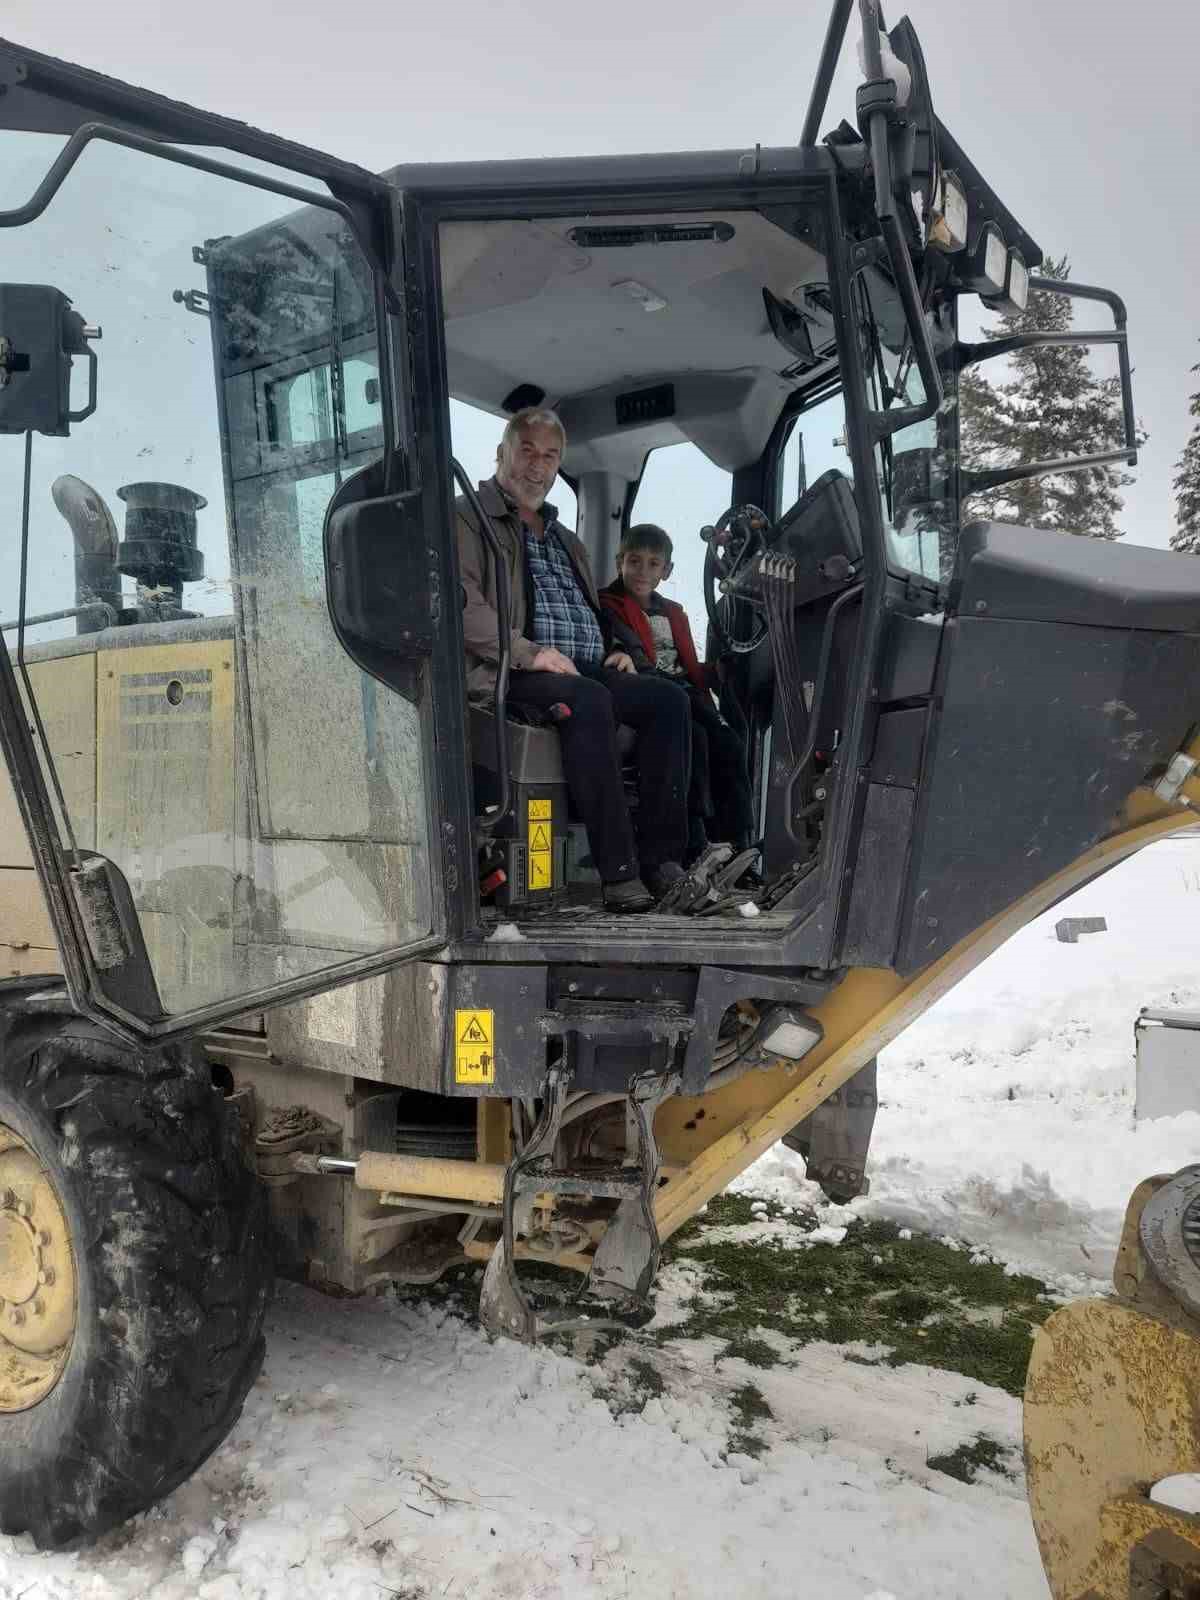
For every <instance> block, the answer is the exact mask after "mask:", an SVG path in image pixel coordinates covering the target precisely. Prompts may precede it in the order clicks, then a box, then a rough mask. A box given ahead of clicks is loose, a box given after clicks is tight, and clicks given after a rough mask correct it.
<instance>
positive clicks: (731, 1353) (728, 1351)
mask: <svg viewBox="0 0 1200 1600" xmlns="http://www.w3.org/2000/svg"><path fill="white" fill-rule="evenodd" d="M716 1359H717V1360H718V1361H744V1362H745V1363H746V1365H747V1366H748V1367H759V1368H760V1369H762V1370H764V1371H765V1370H766V1368H768V1367H777V1366H778V1365H779V1363H780V1361H781V1360H782V1359H783V1358H782V1357H781V1356H780V1354H779V1351H778V1350H776V1348H775V1346H774V1345H773V1344H768V1343H767V1341H766V1340H765V1339H756V1338H754V1336H753V1335H752V1334H746V1333H737V1334H735V1335H734V1336H733V1338H732V1339H730V1340H728V1341H727V1342H726V1345H725V1348H724V1349H723V1350H721V1351H719V1352H718V1354H717V1357H716Z"/></svg>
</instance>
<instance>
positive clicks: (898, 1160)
mask: <svg viewBox="0 0 1200 1600" xmlns="http://www.w3.org/2000/svg"><path fill="white" fill-rule="evenodd" d="M1066 910H1069V911H1070V912H1071V913H1072V914H1077V915H1103V916H1105V917H1107V919H1108V924H1109V931H1108V933H1106V934H1102V935H1098V936H1095V937H1091V938H1088V939H1085V940H1081V942H1080V943H1079V944H1078V945H1074V946H1071V945H1060V944H1058V943H1057V942H1056V940H1055V938H1054V933H1053V923H1054V921H1055V920H1057V918H1058V917H1059V916H1061V915H1063V914H1064V911H1066ZM1198 953H1200V840H1196V841H1190V840H1188V841H1183V840H1180V841H1173V842H1169V843H1166V844H1163V845H1159V846H1156V847H1155V848H1154V849H1152V850H1150V851H1147V852H1145V853H1144V854H1143V855H1142V856H1140V857H1138V858H1136V859H1135V860H1134V861H1133V862H1131V863H1129V864H1127V865H1126V866H1124V867H1122V868H1119V869H1117V871H1116V872H1114V873H1112V874H1110V875H1109V876H1108V877H1107V878H1104V879H1101V880H1100V881H1098V882H1097V883H1096V884H1094V885H1092V886H1091V887H1089V888H1088V889H1086V890H1084V891H1082V892H1081V893H1080V894H1079V895H1078V896H1077V897H1076V899H1075V900H1074V901H1073V902H1072V903H1071V904H1070V905H1069V907H1059V908H1057V910H1056V911H1054V912H1051V913H1049V914H1048V915H1047V916H1046V917H1044V918H1042V919H1041V920H1040V921H1039V922H1038V923H1035V924H1034V925H1033V926H1031V927H1030V928H1028V929H1026V930H1025V931H1024V932H1023V933H1022V934H1020V935H1018V936H1017V938H1016V939H1014V940H1013V941H1012V942H1011V943H1010V944H1009V945H1008V946H1007V947H1006V948H1005V949H1004V950H1002V951H1000V952H998V953H997V955H995V956H994V957H993V958H992V959H991V960H990V961H989V962H988V963H987V965H986V966H985V967H983V968H981V969H980V971H979V972H978V973H976V974H975V975H974V976H973V977H972V978H971V979H969V980H967V981H966V982H965V983H964V984H962V985H961V986H960V987H959V988H958V989H957V990H956V991H955V992H954V993H953V994H951V995H950V996H948V997H947V998H946V999H945V1000H943V1001H942V1002H941V1003H940V1004H939V1005H938V1006H937V1007H936V1008H935V1009H934V1010H933V1011H932V1012H930V1013H929V1014H928V1016H927V1017H926V1018H925V1019H923V1020H922V1021H921V1022H920V1023H918V1024H916V1025H915V1026H914V1027H913V1028H912V1029H911V1030H910V1031H909V1033H908V1034H907V1035H906V1036H905V1037H904V1038H903V1039H901V1040H899V1041H898V1042H897V1043H896V1044H895V1045H893V1046H892V1047H891V1048H890V1049H889V1050H888V1051H887V1052H886V1053H885V1055H884V1056H883V1057H882V1058H881V1062H880V1095H881V1106H880V1113H879V1119H878V1122H877V1124H876V1132H875V1146H874V1159H873V1161H872V1166H871V1176H872V1190H871V1194H870V1196H869V1197H868V1198H867V1199H865V1200H862V1201H856V1202H855V1203H854V1206H853V1207H852V1208H832V1207H826V1208H824V1214H823V1217H822V1223H823V1231H822V1234H821V1237H822V1238H824V1239H826V1240H828V1241H829V1242H836V1241H837V1240H838V1239H839V1238H840V1237H841V1234H842V1232H843V1230H844V1228H845V1225H846V1222H847V1221H848V1220H849V1219H850V1218H852V1217H853V1215H854V1214H855V1213H856V1212H865V1213H866V1214H867V1215H874V1216H883V1217H887V1218H890V1219H893V1220H895V1221H898V1222H900V1223H902V1224H904V1225H906V1226H909V1227H912V1228H919V1229H922V1230H924V1231H928V1232H932V1233H934V1234H938V1235H950V1236H953V1237H955V1238H960V1239H964V1240H967V1241H969V1242H971V1243H972V1244H975V1245H979V1246H982V1247H983V1248H985V1249H987V1250H988V1251H990V1252H992V1253H994V1254H995V1255H997V1256H998V1257H999V1258H1000V1259H1003V1260H1005V1261H1008V1262H1011V1263H1014V1264H1016V1265H1017V1266H1019V1267H1022V1268H1032V1269H1034V1270H1037V1271H1038V1272H1040V1273H1041V1274H1043V1275H1049V1276H1050V1277H1052V1278H1054V1279H1055V1280H1057V1281H1058V1282H1059V1283H1060V1284H1062V1285H1063V1286H1070V1285H1071V1283H1072V1282H1079V1281H1082V1280H1085V1279H1087V1278H1089V1277H1093V1278H1094V1277H1096V1276H1102V1275H1103V1274H1104V1273H1105V1272H1106V1271H1107V1270H1108V1267H1109V1265H1110V1262H1111V1257H1112V1252H1113V1250H1114V1248H1115V1244H1116V1240H1117V1235H1118V1232H1119V1227H1120V1220H1121V1216H1122V1212H1123V1208H1124V1205H1125V1201H1126V1199H1127V1198H1128V1195H1129V1192H1130V1191H1131V1190H1132V1188H1133V1186H1134V1184H1135V1183H1136V1182H1137V1181H1138V1180H1139V1179H1140V1178H1141V1177H1143V1176H1145V1175H1146V1174H1147V1173H1150V1172H1153V1171H1158V1170H1165V1169H1169V1168H1173V1167H1175V1166H1179V1165H1182V1164H1184V1163H1185V1162H1187V1161H1189V1160H1191V1159H1194V1158H1196V1157H1197V1155H1200V1115H1196V1114H1190V1115H1187V1116H1181V1117H1178V1118H1174V1119H1171V1120H1167V1121H1163V1122H1160V1123H1156V1124H1149V1125H1143V1126H1141V1127H1138V1128H1135V1127H1134V1125H1133V1120H1132V1110H1133V1058H1132V1027H1133V1019H1134V1017H1135V1016H1136V1014H1137V1011H1138V1009H1139V1008H1140V1007H1141V1006H1143V1005H1172V1004H1177V1005H1180V1006H1192V1007H1197V1006H1200V963H1198V962H1197V960H1196V957H1197V954H1198ZM738 1187H740V1188H742V1189H743V1190H745V1191H746V1192H748V1193H753V1194H756V1195H767V1196H771V1197H773V1198H776V1199H779V1200H782V1201H783V1202H784V1203H785V1204H787V1205H792V1206H795V1205H801V1204H808V1203H811V1202H812V1200H813V1198H814V1195H815V1191H814V1190H813V1188H812V1186H810V1185H808V1184H807V1183H806V1181H805V1180H804V1178H803V1167H802V1164H801V1163H800V1162H799V1160H798V1158H796V1157H793V1156H792V1155H791V1154H790V1153H788V1152H784V1151H782V1150H780V1151H777V1152H772V1153H770V1154H769V1155H768V1156H766V1157H764V1158H763V1159H762V1160H761V1161H760V1162H759V1163H758V1164H757V1165H756V1167H755V1168H754V1169H752V1171H751V1172H750V1173H749V1174H747V1175H746V1176H745V1177H744V1178H743V1179H742V1180H740V1183H739V1185H738ZM724 1231H726V1232H729V1231H730V1230H724ZM736 1232H737V1233H738V1234H739V1236H740V1234H742V1233H743V1232H744V1233H746V1236H747V1237H762V1236H764V1235H768V1236H774V1237H776V1238H777V1239H778V1240H779V1242H780V1243H781V1244H782V1245H784V1246H788V1245H791V1244H798V1243H799V1240H798V1239H797V1238H794V1237H793V1234H794V1233H795V1230H794V1229H793V1228H792V1225H791V1224H790V1223H789V1222H787V1221H786V1220H780V1219H774V1220H769V1219H767V1218H766V1217H764V1218H763V1219H762V1222H761V1224H758V1223H751V1224H749V1225H747V1226H746V1227H745V1228H739V1229H738V1230H736ZM810 1242H811V1240H810ZM1091 1286H1092V1287H1094V1283H1093V1284H1092V1285H1091ZM697 1287H698V1280H697V1276H696V1270H695V1267H694V1266H692V1265H689V1264H688V1263H687V1261H686V1258H684V1259H683V1260H681V1261H679V1262H676V1263H675V1264H674V1265H673V1266H671V1267H670V1268H668V1269H667V1273H666V1275H665V1281H664V1284H663V1294H662V1302H663V1311H664V1313H666V1314H667V1320H670V1317H669V1312H670V1306H671V1304H672V1303H673V1302H676V1301H681V1300H682V1298H683V1297H685V1296H686V1295H687V1294H690V1293H694V1292H695V1290H696V1288H697ZM268 1334H269V1349H268V1358H267V1365H266V1369H265V1371H264V1373H263V1376H262V1378H261V1379H260V1381H259V1383H258V1385H257V1386H256V1388H255V1389H254V1391H253V1392H252V1394H251V1397H250V1400H249V1402H248V1404H247V1408H246V1413H245V1415H244V1417H243V1419H242V1421H241V1422H240V1423H239V1425H238V1427H237V1428H236V1429H235V1430H234V1432H233V1434H232V1435H231V1437H230V1439H229V1440H228V1441H227V1442H226V1444H225V1445H224V1446H223V1447H222V1449H221V1450H220V1451H218V1452H217V1454H216V1455H215V1456H214V1457H213V1458H212V1460H211V1461H210V1462H209V1463H208V1464H207V1465H206V1466H205V1467H204V1468H203V1469H202V1470H201V1471H200V1472H199V1473H198V1474H197V1475H196V1477H195V1478H194V1479H193V1480H192V1482H191V1483H189V1484H187V1485H185V1486H184V1487H183V1488H182V1489H180V1490H178V1491H177V1492H176V1493H175V1494H174V1495H173V1496H172V1497H171V1498H170V1500H169V1501H168V1502H167V1503H166V1504H165V1505H164V1506H162V1507H160V1508H158V1509H156V1510H155V1511H152V1512H150V1513H149V1514H147V1515H146V1516H144V1517H141V1518H139V1519H138V1520H137V1522H136V1523H135V1524H134V1525H133V1526H132V1527H130V1528H129V1529H125V1530H121V1531H120V1532H119V1533H117V1534H115V1535H112V1536H110V1537H109V1538H108V1539H107V1540H105V1541H104V1542H103V1543H102V1544H101V1545H100V1546H99V1547H98V1548H97V1549H95V1550H92V1551H88V1552H84V1553H81V1554H72V1555H41V1554H38V1553H36V1552H34V1551H33V1550H32V1549H31V1547H30V1546H29V1544H28V1541H27V1540H24V1539H15V1540H14V1539H4V1538H0V1600H18V1597H20V1600H134V1597H137V1600H143V1597H144V1600H192V1597H196V1600H310V1597H311V1600H316V1597H318V1596H320V1600H328V1596H330V1595H331V1594H336V1595H337V1597H338V1600H388V1597H390V1600H435V1597H442V1596H447V1597H450V1596H456V1597H470V1596H474V1597H478V1600H493V1597H495V1600H503V1597H512V1600H574V1597H577V1596H588V1597H593V1596H594V1597H602V1600H609V1597H612V1600H617V1597H621V1600H627V1597H633V1600H640V1597H642V1596H649V1595H654V1596H656V1597H657V1600H707V1597H710V1596H711V1597H714V1600H715V1597H718V1596H720V1597H721V1600H727V1597H729V1596H739V1597H740V1596H743V1595H746V1596H755V1597H760V1596H761V1597H763V1600H774V1597H779V1600H784V1597H787V1600H796V1597H797V1596H801V1597H802V1596H806V1595H813V1596H816V1595H820V1596H821V1597H822V1600H958V1597H961V1596H964V1595H968V1594H969V1595H975V1594H979V1595H981V1596H984V1597H987V1600H1005V1597H1011V1600H1045V1596H1046V1587H1045V1582H1044V1580H1043V1578H1042V1575H1041V1568H1040V1564H1039V1562H1038V1559H1037V1552H1036V1548H1035V1545H1034V1540H1033V1535H1032V1530H1031V1528H1030V1524H1029V1519H1028V1514H1027V1512H1026V1509H1025V1506H1024V1503H1023V1500H1022V1497H1021V1484H1020V1481H1019V1479H1018V1480H1017V1481H1010V1480H1007V1479H1005V1478H1003V1477H1001V1476H999V1475H996V1474H986V1473H985V1474H982V1475H981V1477H980V1478H979V1479H978V1480H977V1481H976V1482H975V1483H974V1484H964V1483H960V1482H958V1481H956V1480H955V1479H953V1478H949V1477H946V1476H945V1475H944V1474H942V1473H940V1472H937V1471H934V1470H932V1469H931V1468H930V1467H929V1466H928V1458H929V1457H930V1456H936V1455H938V1454H940V1453H942V1452H945V1451H947V1450H951V1449H953V1448H954V1447H955V1446H956V1445H958V1444H960V1443H963V1442H965V1441H967V1440H970V1439H971V1438H973V1437H974V1436H975V1434H976V1433H979V1432H985V1433H987V1434H988V1435H989V1436H990V1437H991V1438H993V1439H996V1440H998V1441H1000V1442H1001V1443H1007V1444H1009V1445H1012V1446H1015V1445H1016V1444H1017V1441H1018V1440H1019V1433H1020V1417H1019V1405H1018V1402H1017V1401H1015V1400H1014V1399H1013V1398H1012V1397H1011V1396H1009V1395H1007V1394H1004V1393H1001V1392H999V1391H997V1390H990V1389H986V1388H982V1387H981V1386H980V1385H978V1384H972V1383H970V1382H968V1381H967V1380H966V1379H964V1378H961V1377H959V1376H958V1375H957V1374H954V1373H947V1372H942V1371H938V1370H935V1369H932V1368H928V1367H917V1366H907V1367H900V1368H896V1369H889V1368H885V1367H874V1366H866V1365H862V1364H861V1362H860V1361H859V1360H855V1359H854V1358H855V1357H856V1356H858V1357H861V1356H862V1355H863V1354H864V1353H865V1354H868V1355H869V1354H870V1352H863V1351H861V1350H854V1349H850V1348H848V1347H843V1348H839V1347H835V1346H832V1345H828V1344H811V1345H808V1346H806V1347H805V1348H803V1349H802V1350H800V1351H799V1352H798V1353H797V1355H796V1360H795V1364H794V1365H781V1366H777V1367H774V1368H771V1369H770V1370H767V1371H759V1370H757V1369H751V1368H748V1367H746V1366H744V1365H743V1364H742V1363H741V1362H738V1361H722V1362H721V1363H720V1364H719V1365H714V1363H713V1360H712V1354H713V1352H712V1349H711V1348H710V1347H706V1346H705V1345H704V1344H703V1343H700V1342H687V1341H682V1342H679V1343H674V1344H670V1345H667V1346H666V1347H664V1348H663V1349H662V1350H661V1351H658V1352H656V1353H655V1360H656V1365H657V1369H658V1371H659V1373H660V1374H661V1376H662V1379H663V1384H662V1393H661V1394H658V1395H653V1396H651V1397H650V1398H649V1399H647V1400H646V1401H645V1404H644V1407H643V1409H641V1411H640V1414H635V1413H633V1412H627V1413H625V1414H616V1415H615V1414H614V1409H613V1408H611V1407H610V1406H609V1405H608V1404H606V1403H605V1402H604V1400H602V1399H601V1398H599V1397H598V1396H597V1393H596V1389H597V1386H598V1378H599V1369H597V1368H596V1367H594V1366H588V1365H586V1364H585V1363H583V1362H581V1361H580V1360H577V1359H575V1358H574V1357H573V1356H572V1355H570V1354H567V1353H564V1352H561V1351H558V1350H555V1349H548V1348H547V1349H538V1350H526V1349H523V1348H521V1347H518V1346H515V1345H511V1344H507V1343H503V1342H502V1343H496V1344H491V1343H490V1342H489V1341H488V1340H487V1339H486V1338H485V1337H484V1336H483V1335H482V1334H481V1333H480V1332H479V1331H478V1329H477V1328H476V1327H475V1325H474V1324H473V1323H472V1322H471V1321H470V1320H469V1319H465V1320H464V1319H463V1318H462V1317H460V1316H457V1315H455V1314H453V1313H451V1312H450V1311H448V1310H447V1309H445V1308H444V1307H441V1306H438V1305H436V1304H433V1303H428V1302H426V1303H415V1304H396V1303H394V1302H392V1301H385V1300H361V1301H333V1300H325V1299H322V1298H320V1297H318V1296H317V1295H315V1294H312V1293H310V1292H309V1291H307V1290H303V1289H298V1288H295V1287H285V1288H283V1289H282V1290H281V1291H280V1294H279V1296H278V1299H277V1301H276V1304H275V1307H274V1309H273V1311H272V1313H271V1317H270V1324H269V1330H268ZM624 1348H625V1347H622V1349H621V1350H619V1351H617V1352H615V1353H614V1356H611V1357H610V1358H609V1362H610V1363H611V1362H612V1361H613V1360H617V1361H618V1362H619V1361H621V1360H622V1359H624V1357H623V1354H622V1351H623V1350H624ZM634 1353H635V1354H636V1349H635V1351H634ZM848 1357H849V1358H850V1359H847V1358H848ZM606 1370H607V1369H606ZM751 1380H752V1381H753V1382H754V1383H755V1384H756V1385H757V1387H758V1388H759V1389H760V1391H761V1393H762V1395H763V1396H764V1398H765V1399H766V1401H767V1402H768V1403H769V1406H770V1409H771V1412H772V1417H771V1418H770V1419H769V1420H767V1421H765V1422H761V1423H758V1424H756V1431H757V1432H759V1433H760V1434H761V1435H762V1436H763V1437H764V1439H765V1441H766V1443H767V1445H768V1447H769V1448H768V1449H767V1451H766V1453H765V1454H764V1455H763V1456H762V1457H761V1458H760V1459H759V1460H757V1461H756V1460H752V1459H751V1458H750V1457H749V1456H747V1455H739V1454H738V1453H737V1452H736V1450H734V1451H733V1452H732V1453H731V1450H730V1434H731V1431H732V1426H733V1417H734V1411H733V1407H732V1402H733V1401H734V1398H735V1395H736V1391H737V1390H738V1388H739V1386H741V1385H744V1384H746V1383H747V1382H748V1381H751ZM616 1409H617V1410H618V1411H619V1410H620V1408H619V1407H618V1408H616Z"/></svg>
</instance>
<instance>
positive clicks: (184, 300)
mask: <svg viewBox="0 0 1200 1600" xmlns="http://www.w3.org/2000/svg"><path fill="white" fill-rule="evenodd" d="M171 299H172V300H174V302H175V304H176V305H177V306H182V307H183V309H184V310H185V311H194V312H195V313H196V315H197V316H198V317H208V316H211V315H212V309H211V308H212V302H211V300H210V299H209V297H208V295H207V294H206V293H205V291H204V290H203V289H176V290H175V292H174V293H173V294H172V296H171Z"/></svg>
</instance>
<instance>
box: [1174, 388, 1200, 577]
mask: <svg viewBox="0 0 1200 1600" xmlns="http://www.w3.org/2000/svg"><path fill="white" fill-rule="evenodd" d="M1192 371H1193V372H1200V363H1197V365H1196V366H1194V367H1193V368H1192ZM1188 409H1189V411H1190V412H1191V415H1192V416H1193V417H1196V418H1198V419H1200V389H1197V391H1196V393H1195V394H1194V395H1193V396H1192V403H1191V405H1190V406H1189V408H1188ZM1175 467H1176V473H1177V476H1176V478H1175V514H1176V517H1177V518H1178V526H1177V527H1176V529H1175V532H1174V533H1173V534H1172V535H1171V549H1172V550H1181V551H1183V552H1184V553H1185V554H1187V555H1193V556H1200V420H1198V421H1197V423H1196V426H1195V427H1194V428H1193V429H1192V437H1191V438H1190V439H1189V440H1188V442H1187V444H1186V445H1184V447H1183V454H1182V455H1181V456H1180V458H1179V460H1178V461H1177V462H1176V464H1175Z"/></svg>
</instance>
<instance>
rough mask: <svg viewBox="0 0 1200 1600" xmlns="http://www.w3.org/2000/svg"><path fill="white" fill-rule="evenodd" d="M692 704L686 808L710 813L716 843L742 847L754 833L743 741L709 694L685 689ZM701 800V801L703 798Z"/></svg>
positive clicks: (710, 831) (742, 848) (748, 777)
mask: <svg viewBox="0 0 1200 1600" xmlns="http://www.w3.org/2000/svg"><path fill="white" fill-rule="evenodd" d="M688 701H689V702H690V704H691V708H692V787H691V791H690V795H689V805H690V808H691V809H692V810H693V812H695V810H696V807H697V806H699V808H700V814H701V815H707V814H709V813H711V816H712V822H711V825H708V827H707V831H708V833H709V835H710V836H711V837H712V839H713V840H714V841H715V842H717V843H722V844H724V843H728V844H732V845H733V846H734V847H735V848H736V849H738V850H744V849H745V848H746V846H747V845H749V843H750V841H751V839H752V838H753V836H754V802H753V799H752V797H751V794H750V774H749V768H748V764H747V761H746V746H745V744H744V743H743V741H742V739H741V737H740V736H739V735H738V734H736V733H735V732H734V731H733V729H732V728H731V727H730V726H729V724H728V723H726V722H722V720H721V713H720V712H719V711H718V710H717V708H716V706H715V705H713V703H712V698H711V696H709V695H707V694H701V692H700V691H699V690H698V689H689V690H688ZM706 800H707V802H708V803H707V805H706V804H705V801H706Z"/></svg>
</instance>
